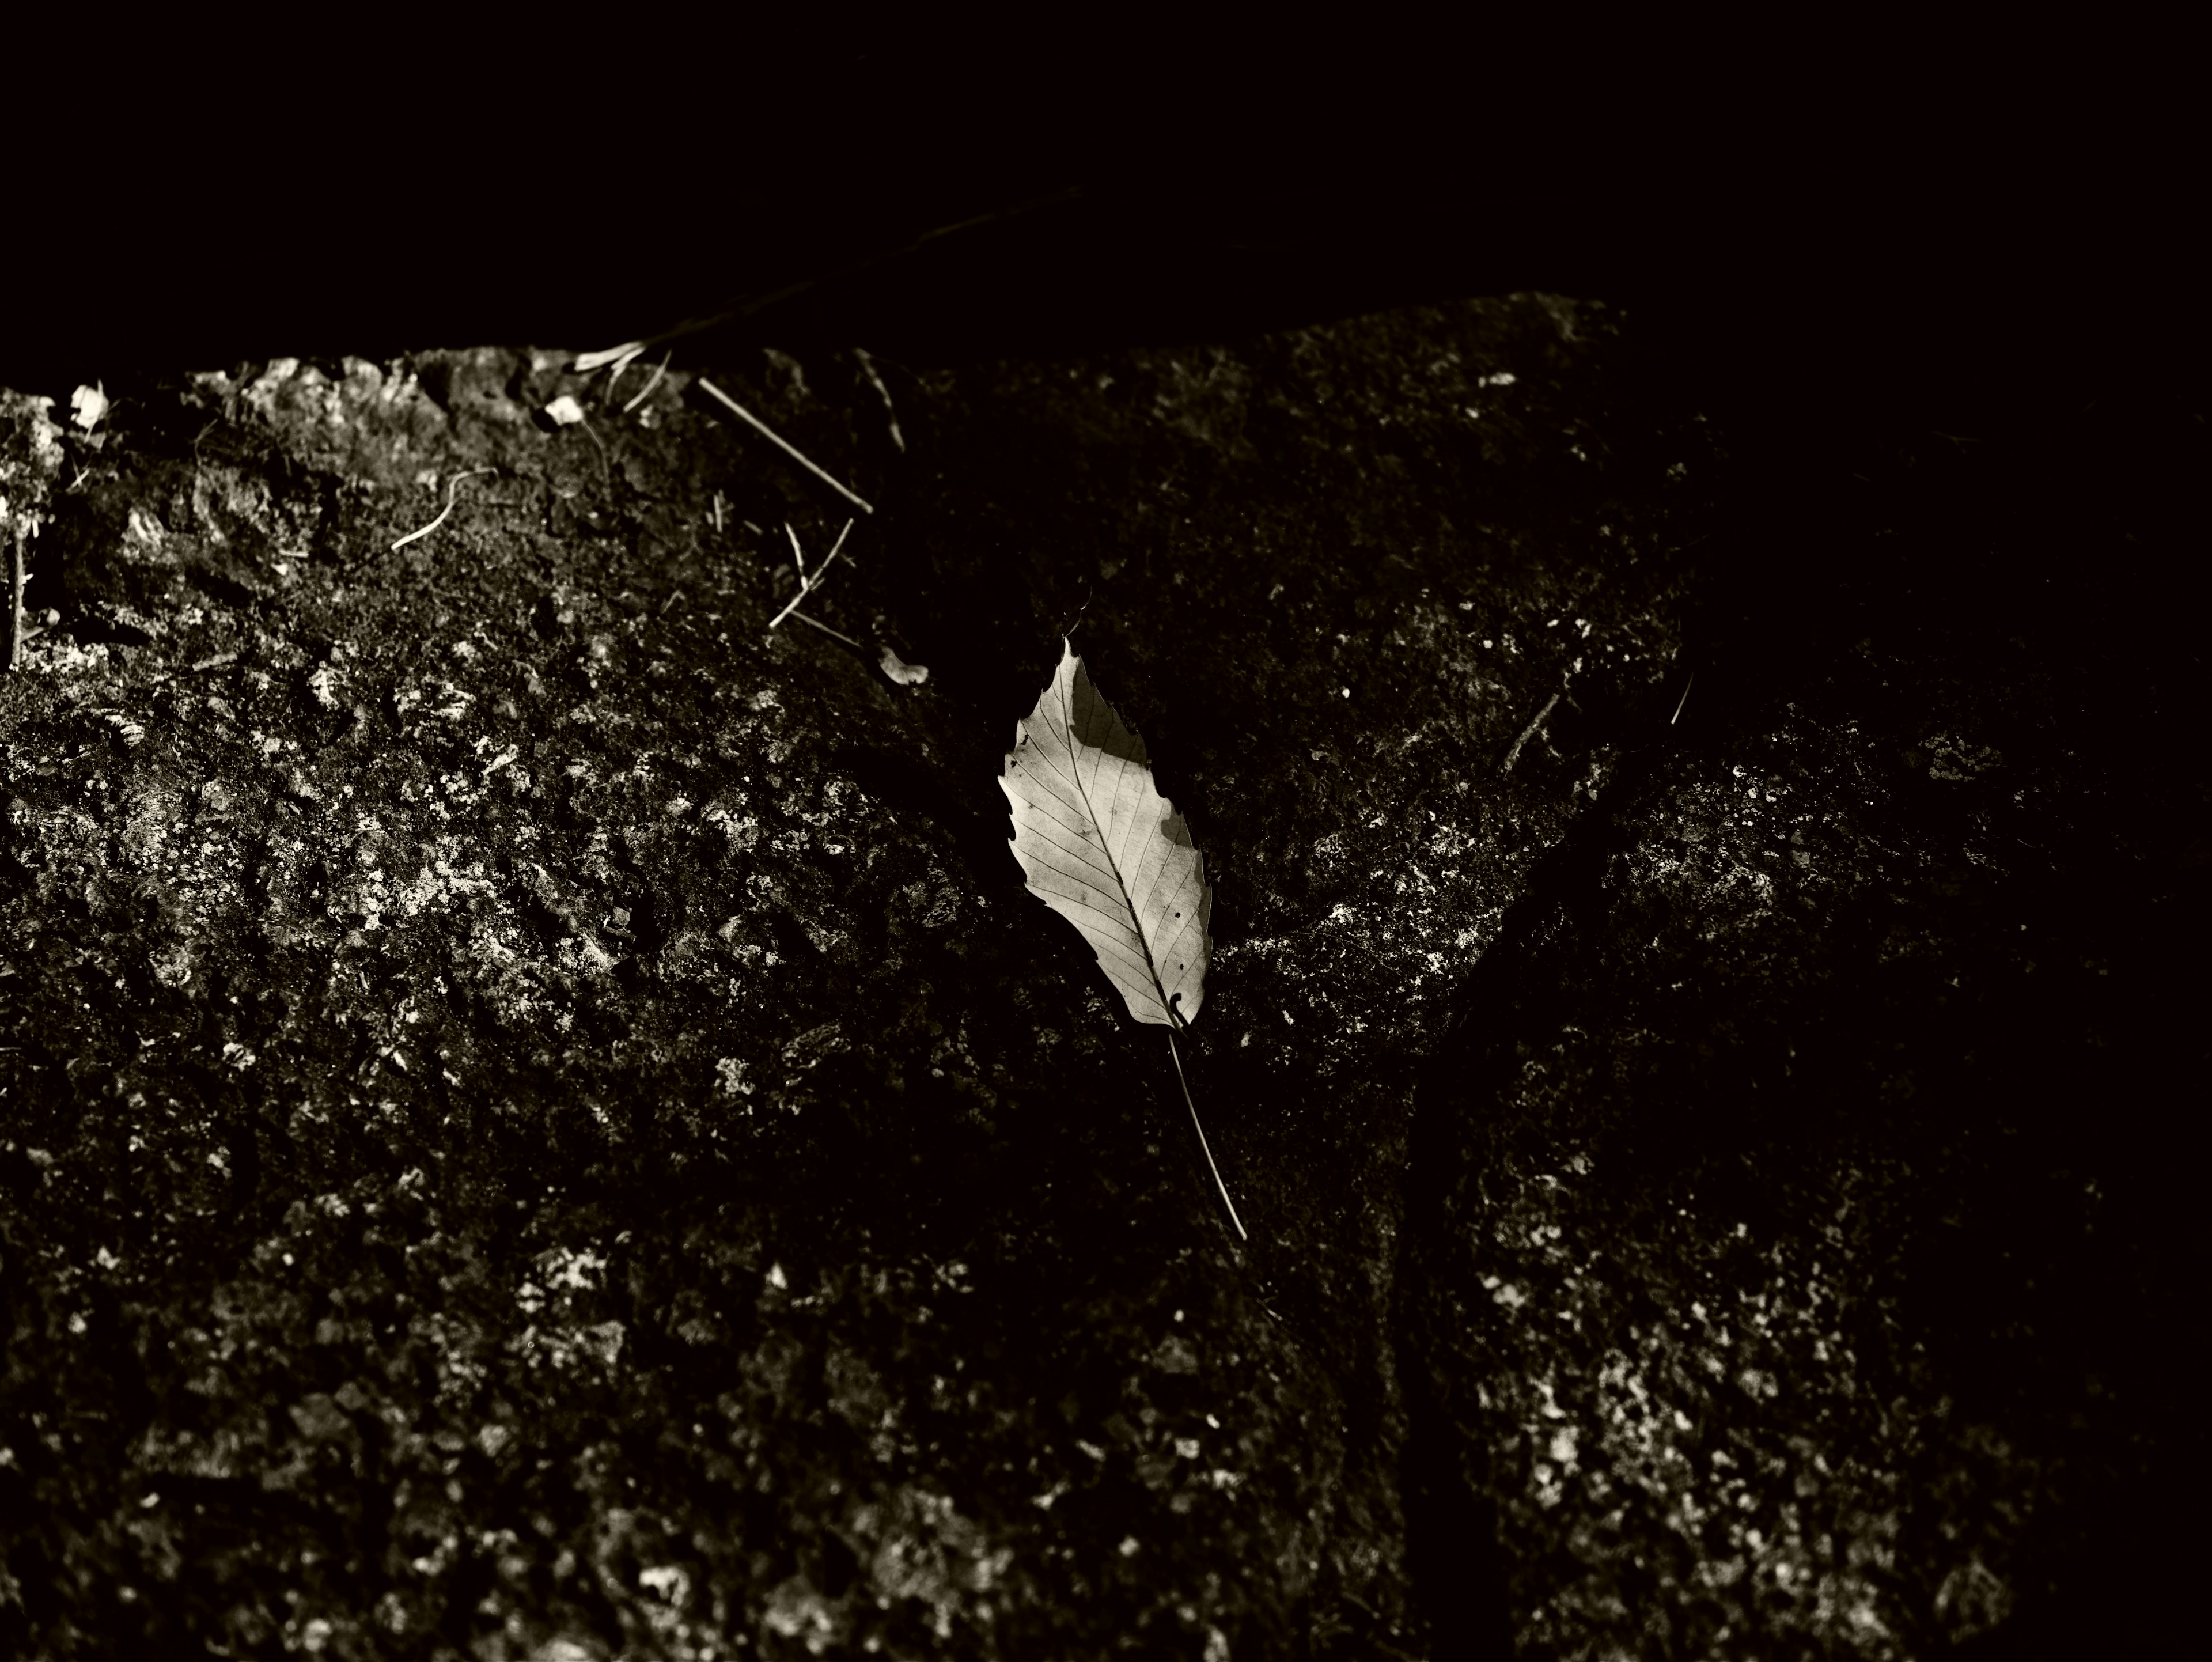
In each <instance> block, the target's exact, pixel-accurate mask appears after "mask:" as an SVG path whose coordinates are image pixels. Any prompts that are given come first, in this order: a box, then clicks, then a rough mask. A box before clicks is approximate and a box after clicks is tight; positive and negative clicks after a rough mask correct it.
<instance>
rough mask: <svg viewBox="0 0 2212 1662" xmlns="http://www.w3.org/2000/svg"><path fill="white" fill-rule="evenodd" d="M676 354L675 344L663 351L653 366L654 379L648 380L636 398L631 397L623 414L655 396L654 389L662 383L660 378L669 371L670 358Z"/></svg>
mask: <svg viewBox="0 0 2212 1662" xmlns="http://www.w3.org/2000/svg"><path fill="white" fill-rule="evenodd" d="M675 355H676V349H675V348H674V347H673V346H671V347H670V348H669V349H668V350H666V351H665V352H663V353H662V354H661V355H660V362H658V363H656V364H654V365H653V379H652V380H649V381H647V382H646V384H645V387H644V388H643V390H642V391H641V392H640V393H638V394H637V395H636V396H635V398H633V399H630V401H629V403H628V404H625V405H623V414H624V415H625V416H627V415H628V414H629V412H630V411H633V410H635V409H636V408H637V407H638V405H641V404H643V403H644V402H645V401H646V400H647V399H649V398H651V397H652V396H653V388H654V387H658V386H659V385H660V378H661V377H662V376H663V375H665V374H667V373H668V360H669V359H670V358H671V357H673V356H675Z"/></svg>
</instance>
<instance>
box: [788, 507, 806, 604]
mask: <svg viewBox="0 0 2212 1662" xmlns="http://www.w3.org/2000/svg"><path fill="white" fill-rule="evenodd" d="M783 534H784V535H785V536H787V537H788V538H790V539H791V557H792V558H793V559H794V560H796V561H798V562H799V589H800V591H801V592H802V593H803V592H805V587H806V551H805V549H803V548H801V547H800V546H799V533H797V532H796V531H793V529H792V528H791V521H789V520H786V521H784V522H783Z"/></svg>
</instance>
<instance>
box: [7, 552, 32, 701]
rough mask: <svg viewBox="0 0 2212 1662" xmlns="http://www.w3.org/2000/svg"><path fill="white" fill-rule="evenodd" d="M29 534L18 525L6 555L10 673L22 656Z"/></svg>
mask: <svg viewBox="0 0 2212 1662" xmlns="http://www.w3.org/2000/svg"><path fill="white" fill-rule="evenodd" d="M29 535H30V528H29V527H27V526H23V525H18V526H17V527H15V547H14V548H13V549H12V550H11V551H9V556H8V668H9V671H10V672H11V673H12V672H13V671H14V669H15V666H16V665H17V664H18V663H20V662H21V661H22V656H23V584H24V582H25V581H26V580H27V574H26V573H25V571H24V569H23V539H25V538H26V537H27V536H29Z"/></svg>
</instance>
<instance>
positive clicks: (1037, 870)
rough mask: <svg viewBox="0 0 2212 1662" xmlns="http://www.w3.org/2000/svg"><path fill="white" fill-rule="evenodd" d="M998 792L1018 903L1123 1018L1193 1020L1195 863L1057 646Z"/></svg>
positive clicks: (1200, 983)
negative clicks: (1008, 808) (1023, 883)
mask: <svg viewBox="0 0 2212 1662" xmlns="http://www.w3.org/2000/svg"><path fill="white" fill-rule="evenodd" d="M999 787H1000V789H1002V790H1004V791H1005V792H1006V801H1008V802H1009V803H1011V804H1012V808H1013V819H1014V841H1013V850H1014V858H1015V859H1017V860H1018V861H1020V862H1021V866H1022V870H1023V872H1024V874H1025V875H1026V876H1027V877H1028V879H1029V886H1030V892H1032V893H1034V894H1036V897H1037V898H1039V899H1041V900H1042V901H1043V902H1044V903H1045V904H1047V905H1048V906H1050V907H1051V908H1052V909H1053V910H1054V911H1056V912H1058V913H1059V914H1060V916H1062V917H1065V918H1066V919H1067V921H1068V922H1071V923H1073V924H1074V925H1075V927H1076V928H1078V929H1079V930H1081V931H1082V933H1083V938H1084V939H1085V941H1089V942H1090V943H1091V950H1093V951H1094V952H1096V953H1097V954H1098V963H1099V965H1100V967H1101V968H1103V970H1104V971H1106V973H1107V975H1108V976H1109V977H1110V978H1111V979H1112V981H1113V983H1114V984H1115V986H1116V987H1118V988H1120V989H1121V996H1122V998H1123V999H1124V1000H1126V1001H1127V1003H1128V1006H1129V1014H1131V1015H1133V1016H1134V1017H1136V1019H1137V1020H1139V1021H1143V1022H1150V1023H1152V1024H1153V1025H1154V1026H1163V1027H1168V1028H1170V1030H1172V1028H1173V1026H1175V1025H1176V1024H1175V1022H1174V1021H1172V1020H1170V1014H1169V1012H1170V1009H1171V1008H1172V1009H1173V1011H1174V1012H1175V1015H1176V1017H1177V1018H1179V1019H1180V1020H1181V1021H1182V1022H1183V1023H1186V1024H1187V1023H1188V1022H1190V1021H1191V1020H1194V1019H1195V1018H1196V1016H1197V1014H1198V1011H1199V1006H1200V1004H1201V1003H1202V1002H1203V1001H1204V998H1205V981H1206V965H1207V963H1208V961H1209V960H1210V959H1211V958H1212V941H1211V940H1210V938H1209V936H1208V934H1207V929H1206V926H1207V923H1208V922H1209V920H1210V919H1211V917H1212V912H1213V892H1212V889H1211V888H1209V887H1208V886H1207V885H1206V856H1205V855H1202V854H1200V852H1199V851H1198V849H1196V848H1195V847H1194V845H1193V844H1192V843H1191V840H1190V828H1189V826H1188V825H1186V824H1184V822H1183V818H1182V815H1181V814H1179V813H1176V811H1175V806H1174V804H1172V803H1170V801H1168V800H1167V799H1166V798H1165V797H1164V796H1162V795H1161V794H1159V792H1158V791H1157V790H1156V789H1154V788H1153V787H1152V765H1151V763H1150V762H1149V761H1148V760H1147V758H1146V754H1145V743H1144V740H1141V739H1139V738H1138V737H1137V735H1136V734H1133V733H1132V732H1130V731H1129V729H1128V728H1127V726H1126V725H1124V724H1123V722H1122V721H1121V717H1120V716H1118V715H1115V713H1114V709H1113V706H1112V705H1110V704H1109V703H1107V702H1106V700H1105V699H1104V698H1103V697H1101V696H1100V694H1099V691H1098V689H1097V687H1096V686H1094V685H1091V677H1090V675H1089V674H1088V673H1085V670H1084V667H1083V661H1082V660H1081V659H1079V658H1078V657H1077V656H1076V655H1075V648H1073V646H1070V645H1068V644H1067V642H1066V639H1065V638H1064V637H1063V639H1062V641H1061V657H1060V667H1059V669H1058V670H1057V671H1056V672H1055V673H1054V676H1053V679H1052V684H1051V685H1049V686H1048V687H1046V688H1045V690H1044V692H1043V694H1042V697H1039V698H1038V699H1037V703H1036V709H1033V710H1031V711H1030V713H1029V715H1027V716H1026V717H1024V719H1023V720H1022V721H1020V722H1019V723H1018V725H1017V726H1016V728H1015V730H1014V748H1013V749H1012V750H1011V751H1009V752H1007V753H1006V766H1005V769H1004V770H1003V771H1002V772H1001V773H1000V776H999ZM1209 1158H1211V1156H1209Z"/></svg>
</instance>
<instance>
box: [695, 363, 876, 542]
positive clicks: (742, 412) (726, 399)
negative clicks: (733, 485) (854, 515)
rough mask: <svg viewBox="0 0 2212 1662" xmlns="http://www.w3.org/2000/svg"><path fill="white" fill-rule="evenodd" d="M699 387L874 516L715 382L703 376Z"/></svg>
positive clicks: (867, 508) (854, 497) (843, 495)
mask: <svg viewBox="0 0 2212 1662" xmlns="http://www.w3.org/2000/svg"><path fill="white" fill-rule="evenodd" d="M699 385H700V386H702V387H705V388H706V389H707V390H708V392H709V393H713V394H714V396H715V397H716V398H718V399H720V400H721V401H722V402H723V403H724V404H725V405H727V406H728V407H729V409H730V411H731V412H732V414H734V415H736V416H738V417H740V418H741V419H743V420H744V421H746V422H748V423H750V424H751V426H752V427H753V429H754V430H755V431H757V432H758V433H759V434H760V435H761V436H762V437H763V438H764V439H766V440H767V441H769V443H771V444H773V445H775V447H776V448H778V449H779V450H781V451H782V452H783V454H785V455H787V456H789V457H790V458H791V459H792V460H793V461H795V462H797V463H798V464H799V466H801V467H803V468H805V470H806V471H807V472H810V473H811V474H812V475H814V477H815V478H817V479H819V480H821V481H822V483H823V484H826V485H828V486H829V488H830V489H831V490H834V491H836V493H837V494H838V495H839V496H842V497H843V498H844V499H845V500H846V501H847V502H851V503H852V504H853V505H854V507H855V508H859V509H860V512H862V513H863V514H872V513H874V512H875V511H876V510H875V509H874V508H871V507H869V506H868V504H867V503H866V502H862V501H861V500H860V497H858V496H855V495H854V493H853V492H852V491H850V490H847V489H846V488H845V487H844V486H843V485H842V484H838V483H837V481H836V480H835V479H833V478H830V477H829V475H828V474H827V473H825V472H823V471H822V470H821V469H820V468H818V467H817V466H815V465H814V464H813V463H812V462H811V461H809V460H807V459H806V458H805V456H803V455H801V454H799V451H798V449H797V448H796V447H793V445H792V444H791V443H790V441H788V440H787V439H785V438H784V436H783V435H781V434H780V433H778V432H777V431H776V430H775V429H774V428H773V427H770V426H769V424H768V423H766V422H764V421H763V420H762V419H761V418H760V417H758V416H756V415H755V414H753V412H752V411H750V410H748V409H746V408H745V407H744V405H742V404H739V403H738V401H737V400H736V399H733V398H732V397H731V396H730V395H729V394H728V393H725V392H724V391H723V390H722V389H721V388H720V387H717V386H715V385H714V382H713V381H711V380H708V379H707V378H706V376H704V375H702V376H700V377H699Z"/></svg>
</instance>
